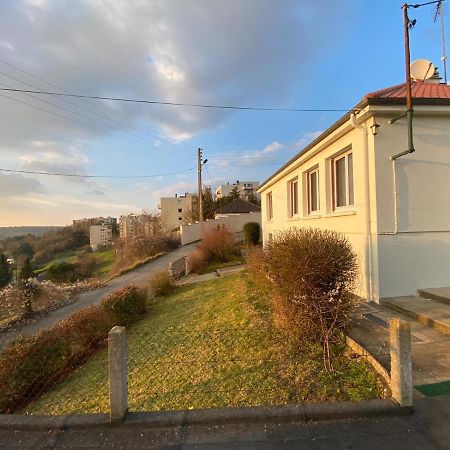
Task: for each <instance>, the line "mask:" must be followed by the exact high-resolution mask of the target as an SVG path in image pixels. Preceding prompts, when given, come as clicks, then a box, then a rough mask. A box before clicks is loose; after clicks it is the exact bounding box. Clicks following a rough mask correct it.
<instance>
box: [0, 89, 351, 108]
mask: <svg viewBox="0 0 450 450" xmlns="http://www.w3.org/2000/svg"><path fill="white" fill-rule="evenodd" d="M0 91H9V92H21V93H25V94H40V95H55V96H60V97H74V98H89V99H93V100H109V101H116V102H127V103H145V104H149V105H162V106H183V107H191V108H208V109H234V110H240V111H279V112H349V111H355V110H356V109H355V108H353V109H350V110H349V109H326V108H322V109H320V108H269V107H258V106H233V105H208V104H201V103H175V102H161V101H156V100H142V99H131V98H123V97H102V96H98V95H83V94H65V93H60V92H49V91H35V90H29V89H15V88H0Z"/></svg>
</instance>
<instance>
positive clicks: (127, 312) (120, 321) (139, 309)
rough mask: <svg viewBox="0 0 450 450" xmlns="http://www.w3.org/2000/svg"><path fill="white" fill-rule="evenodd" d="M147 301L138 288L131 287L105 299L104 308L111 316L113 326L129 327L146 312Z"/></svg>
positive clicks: (124, 288)
mask: <svg viewBox="0 0 450 450" xmlns="http://www.w3.org/2000/svg"><path fill="white" fill-rule="evenodd" d="M146 301H147V299H146V296H145V294H144V292H143V291H142V290H140V289H139V288H138V287H137V286H134V285H129V286H125V287H123V288H122V289H119V290H117V291H115V292H113V293H112V294H110V295H108V296H107V297H106V298H104V299H103V301H102V307H103V309H104V310H105V311H106V312H107V313H109V314H111V316H112V318H113V325H121V326H127V325H130V324H132V323H133V322H134V321H136V320H137V319H138V318H139V316H140V315H142V314H143V313H144V312H145V306H146Z"/></svg>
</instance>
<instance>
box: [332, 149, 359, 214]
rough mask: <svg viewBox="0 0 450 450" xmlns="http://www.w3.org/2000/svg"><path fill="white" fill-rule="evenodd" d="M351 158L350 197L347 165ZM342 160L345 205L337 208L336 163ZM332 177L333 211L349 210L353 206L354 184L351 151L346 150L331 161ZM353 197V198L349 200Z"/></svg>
mask: <svg viewBox="0 0 450 450" xmlns="http://www.w3.org/2000/svg"><path fill="white" fill-rule="evenodd" d="M349 157H351V160H352V174H351V175H352V176H351V186H352V188H353V192H352V195H350V176H349V164H348V160H349ZM342 159H344V162H345V180H344V184H345V204H344V205H340V206H337V170H336V167H337V164H336V163H337V162H338V161H340V160H342ZM331 163H332V176H333V210H342V209H345V208H347V209H348V208H351V207H353V206H354V204H355V184H354V170H353V166H354V164H353V151H352V150H348V151H346V152H344V153H341V154H340V155H338V156H336V157H335V158H333V159H332V161H331ZM351 197H353V198H351Z"/></svg>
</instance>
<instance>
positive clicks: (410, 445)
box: [0, 396, 450, 450]
mask: <svg viewBox="0 0 450 450" xmlns="http://www.w3.org/2000/svg"><path fill="white" fill-rule="evenodd" d="M449 423H450V397H447V396H442V397H432V398H423V399H419V400H417V401H416V404H415V411H414V414H412V415H408V416H394V417H390V416H380V417H366V418H360V419H356V418H355V419H342V420H334V421H333V420H327V421H319V422H286V423H279V422H277V421H274V420H273V419H271V418H270V417H267V418H266V420H265V419H264V418H263V417H261V418H260V420H259V421H258V422H254V423H252V422H249V423H247V422H246V423H236V422H234V423H227V422H221V423H217V424H214V423H212V424H210V425H190V426H188V425H178V426H177V425H174V426H167V427H162V426H158V423H157V422H156V423H155V422H152V421H149V422H148V423H139V424H138V423H134V424H133V423H129V424H127V423H123V424H117V425H114V424H111V425H108V426H97V427H90V428H86V427H83V428H80V427H78V428H74V427H63V428H59V429H56V428H54V429H50V430H48V429H44V430H27V429H23V428H7V429H0V449H5V450H6V449H25V448H29V449H31V448H32V449H88V448H89V449H94V448H96V449H97V448H114V449H144V448H145V449H165V450H194V449H197V450H209V449H213V450H228V449H230V450H294V449H313V450H449V449H450V427H449Z"/></svg>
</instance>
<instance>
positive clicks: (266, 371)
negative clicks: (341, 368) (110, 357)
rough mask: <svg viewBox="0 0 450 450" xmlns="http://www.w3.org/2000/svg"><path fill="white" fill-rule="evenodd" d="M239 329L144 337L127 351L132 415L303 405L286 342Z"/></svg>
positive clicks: (187, 331)
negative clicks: (299, 402) (238, 407)
mask: <svg viewBox="0 0 450 450" xmlns="http://www.w3.org/2000/svg"><path fill="white" fill-rule="evenodd" d="M264 342H267V340H266V339H265V337H264V336H263V332H262V330H261V331H258V330H255V331H249V329H244V328H241V329H240V328H235V329H231V330H226V331H225V330H213V331H211V330H207V331H206V330H205V331H204V332H191V331H189V330H185V329H176V330H170V329H169V330H166V331H165V332H164V333H163V334H162V335H158V336H156V335H154V334H153V333H152V332H151V331H149V332H148V333H143V334H141V335H140V339H139V340H138V341H133V343H131V345H129V348H128V374H129V375H128V381H129V387H128V395H129V409H130V411H156V410H178V409H196V408H213V407H225V406H257V405H268V404H285V403H289V402H295V401H297V400H298V401H299V400H300V399H299V398H298V386H297V382H296V371H297V363H298V358H296V357H295V356H294V355H289V354H287V353H286V346H285V342H283V339H282V338H281V337H278V338H277V339H274V337H273V336H272V337H271V339H270V348H267V347H264Z"/></svg>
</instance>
